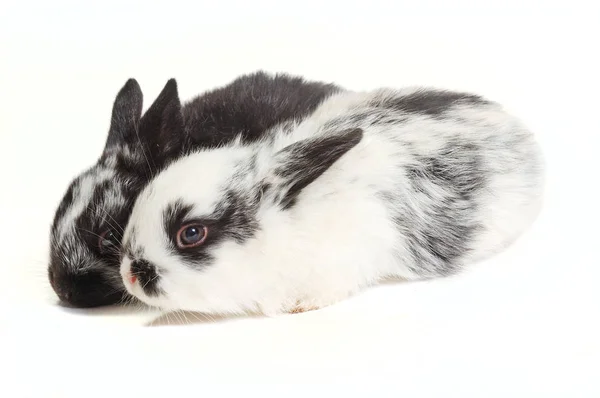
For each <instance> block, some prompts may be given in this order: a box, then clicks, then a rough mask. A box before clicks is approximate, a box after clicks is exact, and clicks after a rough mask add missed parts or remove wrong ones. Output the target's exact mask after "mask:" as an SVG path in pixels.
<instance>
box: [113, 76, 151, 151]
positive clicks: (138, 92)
mask: <svg viewBox="0 0 600 398" xmlns="http://www.w3.org/2000/svg"><path fill="white" fill-rule="evenodd" d="M142 106H143V95H142V89H141V88H140V85H139V84H138V82H137V81H136V80H135V79H129V80H127V82H126V83H125V85H124V86H123V88H121V90H120V91H119V93H118V94H117V98H116V99H115V102H114V104H113V110H112V118H111V121H110V130H109V131H108V138H107V139H106V146H105V150H106V149H108V148H111V147H115V146H122V145H125V144H127V143H130V142H131V141H132V139H133V138H135V133H136V129H137V127H138V124H139V122H140V118H141V116H142Z"/></svg>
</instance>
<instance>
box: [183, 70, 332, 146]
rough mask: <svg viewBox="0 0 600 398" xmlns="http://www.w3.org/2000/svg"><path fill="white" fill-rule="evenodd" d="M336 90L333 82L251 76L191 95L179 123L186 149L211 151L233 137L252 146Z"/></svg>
mask: <svg viewBox="0 0 600 398" xmlns="http://www.w3.org/2000/svg"><path fill="white" fill-rule="evenodd" d="M340 90H341V89H340V88H339V87H337V86H335V85H333V84H324V83H320V82H311V81H306V80H304V79H302V78H300V77H292V76H289V75H285V74H279V75H275V76H273V75H269V74H267V73H264V72H256V73H253V74H249V75H245V76H241V77H239V78H237V79H236V80H234V81H233V82H232V83H231V84H229V85H227V86H225V87H222V88H218V89H216V90H213V91H210V92H207V93H204V94H202V95H201V96H199V97H197V98H196V99H194V100H193V101H191V102H190V103H188V104H187V105H186V106H185V107H184V108H183V119H184V123H185V126H186V132H187V133H188V135H189V136H190V137H192V139H193V143H192V145H199V146H202V147H216V146H219V145H222V144H224V143H227V142H228V141H230V140H231V138H233V137H235V136H237V135H241V137H242V142H253V141H256V140H258V139H260V138H262V137H263V136H264V133H265V132H266V131H267V130H269V129H270V128H272V127H274V126H276V125H278V124H280V123H282V122H285V121H289V120H292V119H301V118H303V117H305V116H306V115H308V114H310V113H312V112H313V111H314V110H315V109H316V108H317V106H319V105H320V104H321V103H322V102H323V101H324V100H325V99H326V98H327V97H329V96H330V95H332V94H334V93H336V92H339V91H340Z"/></svg>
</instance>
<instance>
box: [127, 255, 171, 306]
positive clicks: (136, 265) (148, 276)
mask: <svg viewBox="0 0 600 398" xmlns="http://www.w3.org/2000/svg"><path fill="white" fill-rule="evenodd" d="M131 274H132V275H134V276H135V277H136V278H137V280H138V283H139V284H140V286H141V287H142V290H143V291H144V293H145V294H146V295H148V296H150V297H156V296H158V295H159V294H161V293H164V292H162V290H161V289H160V288H159V287H158V280H159V275H158V273H157V272H156V267H155V266H154V265H153V264H150V263H149V262H148V261H146V260H133V261H132V262H131Z"/></svg>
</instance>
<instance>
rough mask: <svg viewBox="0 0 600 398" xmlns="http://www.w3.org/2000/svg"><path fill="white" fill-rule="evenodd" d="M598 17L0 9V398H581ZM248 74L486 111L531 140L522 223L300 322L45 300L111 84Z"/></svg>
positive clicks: (598, 362) (591, 285)
mask: <svg viewBox="0 0 600 398" xmlns="http://www.w3.org/2000/svg"><path fill="white" fill-rule="evenodd" d="M595 3H597V2H595ZM596 7H597V6H596V5H595V4H594V2H591V1H590V2H589V3H587V2H584V1H565V2H558V1H549V0H546V1H506V0H503V1H496V2H493V3H486V2H482V1H456V0H454V1H448V2H441V1H440V2H436V1H432V0H429V1H422V0H420V1H414V2H413V1H411V2H401V1H388V2H384V1H375V0H371V1H367V2H356V1H349V0H347V1H339V2H338V1H330V2H326V1H312V0H310V1H309V0H303V1H294V2H284V1H280V2H276V1H251V0H248V1H216V0H215V1H210V2H204V1H189V2H181V1H175V0H171V1H168V2H160V3H153V2H151V1H149V0H146V1H139V2H127V1H112V0H110V1H109V0H104V1H101V2H100V1H99V2H94V4H93V5H92V2H83V1H64V0H54V1H36V2H34V1H18V2H17V1H6V0H3V1H2V5H1V7H0V13H1V19H0V32H1V37H0V40H1V41H0V45H1V50H0V51H1V52H0V79H1V80H0V81H1V85H0V96H1V97H0V98H1V102H0V112H1V113H0V128H1V129H0V133H1V140H0V151H1V152H0V173H1V174H0V189H1V193H0V217H1V218H0V220H1V223H0V294H1V297H0V365H1V366H2V367H3V369H2V371H1V372H0V378H1V379H2V381H1V382H0V396H3V397H20V396H29V397H54V396H56V397H67V396H102V397H106V396H113V397H118V396H143V397H146V396H152V395H166V396H169V394H171V395H170V396H174V397H175V396H190V397H192V396H193V397H213V396H220V395H229V394H230V395H231V396H252V395H253V394H255V393H256V394H260V396H261V397H264V396H278V397H287V396H302V397H306V396H328V397H334V396H338V395H340V396H346V395H354V394H357V395H360V396H365V397H366V396H394V397H426V396H428V397H429V396H437V397H454V396H456V397H467V396H470V397H555V396H556V397H594V396H595V397H598V396H600V381H599V378H600V376H599V374H600V359H599V358H600V344H599V342H598V340H599V338H600V328H599V323H598V320H599V306H600V288H599V286H598V284H599V281H600V278H599V277H600V260H599V259H598V254H597V253H598V246H599V244H598V238H600V234H599V233H598V226H599V225H600V219H599V214H598V213H599V211H598V209H599V207H600V206H599V200H598V195H597V192H598V189H597V184H598V183H600V180H599V178H598V172H599V171H600V170H599V169H600V168H599V167H598V157H599V156H598V144H599V143H600V140H599V139H598V136H599V135H600V126H599V123H598V118H599V110H598V108H599V106H600V100H599V92H600V91H599V90H600V87H599V85H598V71H599V70H600V67H599V66H600V65H599V63H598V60H597V59H596V57H597V55H598V40H597V38H596V37H597V36H598V35H599V32H598V28H597V25H598V22H599V20H600V15H599V13H598V9H597V8H596ZM259 68H260V69H265V70H268V71H273V72H275V71H286V72H289V73H294V74H301V75H304V76H306V77H308V78H312V79H318V80H326V81H334V82H336V83H338V84H340V85H343V86H345V87H347V88H349V89H357V90H362V89H370V88H376V87H379V86H393V87H401V86H403V85H413V84H426V85H433V86H440V87H446V88H453V89H462V90H469V91H475V92H478V93H480V94H483V95H485V96H487V97H489V98H492V99H494V100H497V101H500V102H502V103H504V104H505V105H506V107H507V108H509V109H510V110H512V112H513V113H515V114H517V115H519V116H520V117H521V118H522V119H524V120H525V122H526V123H528V125H529V126H530V127H531V128H532V129H533V130H534V131H535V132H536V133H537V134H538V136H539V139H540V141H541V143H542V145H543V146H544V150H545V152H546V157H547V162H548V187H547V192H546V203H545V207H544V210H543V213H542V215H541V216H540V218H539V220H538V222H536V224H535V225H534V227H533V228H532V229H531V230H530V231H529V232H528V233H527V234H526V235H525V236H523V238H522V239H521V240H519V242H518V243H517V244H515V245H514V246H513V247H511V248H510V249H509V250H508V251H506V252H504V253H503V254H501V255H499V256H497V257H495V258H494V259H492V260H490V261H487V262H485V263H481V264H478V265H477V266H476V267H474V268H473V269H472V270H471V271H469V272H466V273H464V274H462V275H460V276H457V277H454V278H449V279H444V280H437V281H432V282H428V283H410V284H408V283H406V284H394V285H386V286H382V287H379V288H374V289H371V290H369V291H367V292H365V293H364V294H361V295H359V296H356V297H355V298H353V299H351V300H348V301H346V302H343V303H340V304H339V305H335V306H332V307H330V308H327V309H324V310H321V311H316V312H313V313H306V314H299V315H289V316H282V317H279V318H271V319H263V318H255V319H244V318H240V319H230V320H220V321H216V322H210V321H207V320H204V321H201V320H198V319H196V318H195V317H194V316H193V315H188V316H187V318H186V319H182V320H181V319H180V320H178V319H177V318H176V317H175V316H170V317H169V316H161V314H160V313H157V312H150V311H147V312H143V313H141V312H135V311H130V310H126V309H99V310H94V311H83V310H68V309H65V308H62V307H59V306H58V305H57V301H56V298H55V296H54V294H53V293H52V291H51V289H50V287H49V285H48V283H47V281H46V268H45V267H46V259H47V246H48V239H47V237H48V229H49V224H50V222H51V219H52V217H53V212H54V210H55V207H56V206H57V204H58V202H59V200H60V199H61V197H62V195H63V193H64V191H65V189H66V187H67V185H68V183H69V181H70V180H71V179H72V178H73V177H74V176H75V175H76V174H78V173H79V172H80V171H81V170H83V168H85V167H87V166H90V165H91V164H93V163H94V162H95V159H96V157H97V156H98V155H99V154H100V152H101V149H102V146H103V144H104V139H105V135H106V132H107V131H108V124H109V119H110V111H111V107H112V101H113V99H114V96H115V94H116V93H117V91H118V90H119V88H120V87H121V86H122V84H123V83H124V82H125V80H126V79H127V78H129V77H135V78H137V79H138V81H139V82H140V84H141V86H142V90H143V91H144V95H145V105H146V106H148V104H149V103H150V102H151V101H152V100H153V99H154V98H155V97H156V95H157V94H158V92H159V90H160V89H161V88H162V86H163V85H164V84H165V82H166V80H167V79H168V78H170V77H176V78H177V79H178V83H179V87H180V95H181V97H182V98H183V99H189V98H190V97H192V96H193V95H195V94H198V93H200V92H201V91H203V90H206V89H209V88H213V87H216V86H219V85H222V84H226V83H228V82H229V81H231V80H232V79H233V78H235V77H236V76H237V75H239V74H241V73H246V72H251V71H254V70H256V69H259ZM178 323H179V324H180V325H177V324H178ZM292 385H294V386H292ZM234 393H235V395H233V394H234ZM309 394H310V395H309Z"/></svg>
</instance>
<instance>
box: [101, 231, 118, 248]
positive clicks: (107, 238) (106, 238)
mask: <svg viewBox="0 0 600 398" xmlns="http://www.w3.org/2000/svg"><path fill="white" fill-rule="evenodd" d="M118 245H119V240H118V239H117V237H116V235H115V233H114V232H113V231H111V230H110V229H108V230H106V231H104V232H102V233H101V234H100V237H99V238H98V247H99V248H100V251H101V252H102V253H104V254H105V253H109V252H111V251H113V252H114V251H115V249H116V247H117V246H118Z"/></svg>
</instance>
